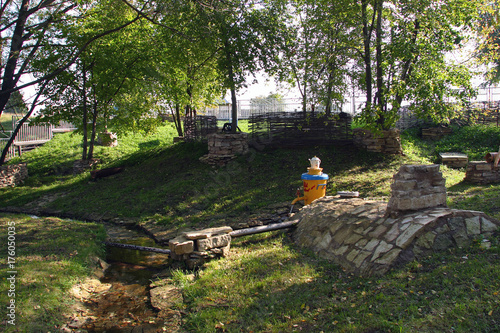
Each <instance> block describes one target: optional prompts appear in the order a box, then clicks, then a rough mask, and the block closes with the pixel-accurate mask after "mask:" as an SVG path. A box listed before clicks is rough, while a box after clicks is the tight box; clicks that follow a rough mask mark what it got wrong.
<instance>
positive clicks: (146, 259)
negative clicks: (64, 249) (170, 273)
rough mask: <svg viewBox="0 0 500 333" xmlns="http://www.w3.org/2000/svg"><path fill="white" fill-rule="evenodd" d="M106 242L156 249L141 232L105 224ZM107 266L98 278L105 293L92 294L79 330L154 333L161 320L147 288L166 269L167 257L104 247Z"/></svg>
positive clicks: (152, 242) (160, 324) (153, 243)
mask: <svg viewBox="0 0 500 333" xmlns="http://www.w3.org/2000/svg"><path fill="white" fill-rule="evenodd" d="M106 231H107V234H108V241H109V242H115V243H122V244H132V245H140V246H151V247H157V245H156V244H155V242H154V240H153V239H151V238H149V237H147V236H145V235H144V234H143V233H141V232H139V231H136V230H131V229H127V228H125V227H122V226H114V225H107V226H106ZM106 251H107V255H106V262H107V263H108V264H109V267H107V269H106V270H105V274H104V276H103V277H102V278H101V279H100V281H101V283H102V285H103V286H105V288H103V290H104V291H102V292H100V293H97V294H95V295H94V296H93V297H92V298H91V299H90V300H89V302H87V304H86V307H87V309H88V315H87V318H86V320H85V324H84V325H83V326H82V327H81V328H82V329H84V330H86V331H87V332H107V333H112V332H131V333H135V332H157V331H158V330H160V331H161V327H162V324H163V321H162V320H161V318H158V311H157V310H155V309H154V308H153V307H152V306H151V302H150V296H149V289H150V288H149V285H150V283H151V281H153V280H155V279H157V276H158V275H161V272H162V271H164V270H165V269H167V268H168V266H169V264H170V261H169V256H168V255H167V254H161V253H153V252H146V251H138V250H130V249H122V248H116V247H109V246H108V247H107V249H106Z"/></svg>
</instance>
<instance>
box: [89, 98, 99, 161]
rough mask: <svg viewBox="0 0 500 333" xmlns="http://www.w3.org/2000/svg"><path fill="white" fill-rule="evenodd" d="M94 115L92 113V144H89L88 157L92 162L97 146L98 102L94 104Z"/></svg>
mask: <svg viewBox="0 0 500 333" xmlns="http://www.w3.org/2000/svg"><path fill="white" fill-rule="evenodd" d="M93 109H94V110H93V113H92V134H91V137H90V144H89V154H88V156H87V160H91V159H92V158H94V145H95V138H96V131H97V114H98V111H97V101H95V102H94V106H93Z"/></svg>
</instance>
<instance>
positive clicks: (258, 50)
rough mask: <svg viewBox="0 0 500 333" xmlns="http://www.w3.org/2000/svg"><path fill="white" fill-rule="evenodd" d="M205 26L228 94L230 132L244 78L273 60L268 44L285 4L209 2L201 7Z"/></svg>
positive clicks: (235, 120)
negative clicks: (208, 4)
mask: <svg viewBox="0 0 500 333" xmlns="http://www.w3.org/2000/svg"><path fill="white" fill-rule="evenodd" d="M203 10H204V13H205V20H204V22H206V23H205V26H206V27H207V35H208V36H210V40H211V41H212V43H213V45H214V47H215V49H216V50H217V52H218V57H217V65H218V70H219V72H220V73H221V75H223V85H224V87H225V88H227V89H229V90H230V93H231V105H232V109H231V118H232V126H231V129H232V132H233V133H235V132H236V129H237V123H238V112H237V99H236V92H237V90H238V89H240V88H242V87H245V86H246V81H247V77H248V76H249V75H255V73H256V72H257V71H258V70H259V69H261V68H267V67H269V66H270V65H271V64H272V63H273V62H274V61H275V58H276V55H275V53H274V51H273V48H272V47H271V46H272V45H275V44H276V40H277V39H278V38H280V34H279V33H277V32H278V31H280V29H281V27H282V26H283V21H282V20H283V18H284V17H285V16H284V15H283V14H284V13H285V11H286V8H285V3H284V2H282V1H279V0H275V1H258V0H254V1H252V0H239V1H231V2H226V1H212V6H211V7H204V6H203Z"/></svg>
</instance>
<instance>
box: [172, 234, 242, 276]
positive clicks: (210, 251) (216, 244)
mask: <svg viewBox="0 0 500 333" xmlns="http://www.w3.org/2000/svg"><path fill="white" fill-rule="evenodd" d="M231 231H233V229H232V228H231V227H219V228H209V229H203V230H198V231H188V232H184V233H182V234H181V235H179V236H177V237H175V238H173V239H171V240H170V241H169V244H168V245H169V248H170V251H171V253H170V256H171V257H172V259H174V260H182V261H185V262H186V263H187V264H188V266H191V267H194V266H196V265H199V264H202V263H203V262H204V261H205V260H208V259H211V258H215V257H218V256H226V255H227V253H228V252H229V249H230V246H231V235H230V233H231Z"/></svg>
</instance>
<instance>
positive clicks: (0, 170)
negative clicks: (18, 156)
mask: <svg viewBox="0 0 500 333" xmlns="http://www.w3.org/2000/svg"><path fill="white" fill-rule="evenodd" d="M27 177H28V167H27V166H26V163H21V164H9V165H3V166H1V167H0V187H8V186H16V185H20V184H22V183H23V181H24V180H25V179H26V178H27Z"/></svg>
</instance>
